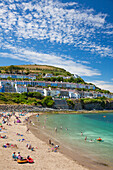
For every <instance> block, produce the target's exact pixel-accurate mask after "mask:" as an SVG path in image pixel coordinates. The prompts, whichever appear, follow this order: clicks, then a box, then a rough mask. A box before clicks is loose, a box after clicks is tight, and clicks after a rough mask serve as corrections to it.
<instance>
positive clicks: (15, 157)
mask: <svg viewBox="0 0 113 170" xmlns="http://www.w3.org/2000/svg"><path fill="white" fill-rule="evenodd" d="M15 153H16V152H13V154H12V158H13V159H14V161H16V160H17V156H16V154H15Z"/></svg>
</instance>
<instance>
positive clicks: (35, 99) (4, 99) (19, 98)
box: [0, 92, 113, 110]
mask: <svg viewBox="0 0 113 170" xmlns="http://www.w3.org/2000/svg"><path fill="white" fill-rule="evenodd" d="M60 100H62V99H60ZM66 102H67V104H68V107H69V109H75V110H76V107H75V106H76V105H77V104H80V105H81V107H82V109H84V108H85V106H87V105H89V106H92V104H94V105H97V104H99V107H100V106H101V109H106V106H107V105H108V104H109V105H112V104H111V103H113V99H108V98H106V97H100V98H96V99H91V98H81V99H66ZM0 104H11V105H19V104H25V105H32V106H42V107H49V108H53V107H54V104H55V101H54V100H53V99H52V97H51V96H46V97H44V96H42V95H41V93H39V92H28V93H26V92H24V93H21V94H20V93H0ZM110 107H111V106H110ZM92 109H93V108H92ZM108 109H109V108H108ZM86 110H87V109H86Z"/></svg>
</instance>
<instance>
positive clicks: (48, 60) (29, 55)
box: [0, 44, 101, 76]
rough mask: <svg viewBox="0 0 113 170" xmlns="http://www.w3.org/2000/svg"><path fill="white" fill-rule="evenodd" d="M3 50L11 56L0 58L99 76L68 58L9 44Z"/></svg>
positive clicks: (97, 72)
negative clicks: (6, 50)
mask: <svg viewBox="0 0 113 170" xmlns="http://www.w3.org/2000/svg"><path fill="white" fill-rule="evenodd" d="M5 48H6V49H9V50H10V51H11V54H10V53H9V54H8V53H5V52H4V53H0V56H2V57H10V58H13V59H18V60H24V61H29V62H31V63H33V64H41V65H42V64H43V65H52V66H56V67H61V68H64V69H66V70H67V71H69V72H71V73H74V74H78V75H80V76H94V75H101V74H100V72H99V71H98V70H96V69H93V68H91V67H88V66H86V65H84V64H82V63H84V61H83V62H81V63H80V62H79V63H77V62H76V61H73V59H72V58H71V57H70V56H69V57H68V56H64V55H63V56H62V55H60V56H56V55H54V54H44V53H38V52H35V51H31V50H29V49H24V48H17V47H13V46H11V45H9V44H6V46H5ZM86 63H87V62H85V64H86Z"/></svg>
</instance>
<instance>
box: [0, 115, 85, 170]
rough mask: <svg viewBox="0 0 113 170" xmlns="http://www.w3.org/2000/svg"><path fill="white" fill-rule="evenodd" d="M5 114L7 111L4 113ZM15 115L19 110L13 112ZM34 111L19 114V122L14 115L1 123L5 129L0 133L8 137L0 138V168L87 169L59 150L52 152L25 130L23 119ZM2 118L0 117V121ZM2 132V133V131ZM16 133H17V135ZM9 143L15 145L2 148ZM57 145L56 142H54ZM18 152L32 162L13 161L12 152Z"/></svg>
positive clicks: (47, 145)
mask: <svg viewBox="0 0 113 170" xmlns="http://www.w3.org/2000/svg"><path fill="white" fill-rule="evenodd" d="M5 114H7V113H5ZM15 114H16V115H17V116H18V114H20V113H19V112H17V113H15ZM34 114H36V113H27V114H25V116H21V117H20V118H19V119H20V120H21V123H15V122H14V119H15V116H14V115H13V116H11V118H10V119H9V125H7V124H6V123H5V124H3V127H4V128H5V129H2V130H1V133H0V134H1V135H6V136H7V137H8V138H7V139H3V138H0V169H5V170H9V169H11V170H14V169H18V170H19V169H23V170H27V169H28V168H30V169H31V170H32V169H33V170H37V169H38V170H53V169H58V170H70V169H71V170H87V169H88V168H85V167H84V166H82V165H80V164H78V162H77V161H75V160H72V159H71V158H69V157H66V156H65V155H64V154H62V153H61V152H59V150H57V152H52V150H51V148H52V146H50V145H49V144H47V142H45V141H42V140H40V139H39V138H38V136H37V137H36V136H35V135H34V134H33V133H31V131H28V132H27V126H26V122H25V121H24V120H25V118H26V117H29V116H31V115H34ZM1 122H2V118H1V119H0V123H1ZM2 132H3V133H2ZM17 133H18V134H19V135H17ZM6 143H10V144H12V145H13V146H14V145H15V144H16V145H17V148H16V147H13V146H11V147H9V148H4V147H2V146H3V145H4V144H6ZM27 144H31V145H32V146H33V147H34V151H31V150H29V149H28V148H27V147H26V145H27ZM56 145H57V143H56ZM13 152H16V154H17V153H18V152H20V154H21V156H22V157H24V158H26V157H27V156H28V155H29V156H30V157H31V158H32V159H33V160H34V163H33V164H29V163H26V164H18V163H17V161H14V160H13V158H12V153H13Z"/></svg>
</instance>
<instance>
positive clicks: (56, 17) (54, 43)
mask: <svg viewBox="0 0 113 170" xmlns="http://www.w3.org/2000/svg"><path fill="white" fill-rule="evenodd" d="M112 7H113V1H112V0H76V1H75V0H71V1H70V0H41V1H40V0H4V1H1V0H0V66H7V65H20V64H40V65H45V64H46V65H53V66H57V67H61V68H64V69H66V70H67V71H70V72H71V73H73V74H78V75H79V76H81V77H82V78H83V79H84V80H85V81H86V82H91V83H94V84H95V85H97V86H98V87H100V88H102V89H108V90H110V91H111V92H113V70H112V69H113V10H112Z"/></svg>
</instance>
